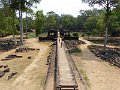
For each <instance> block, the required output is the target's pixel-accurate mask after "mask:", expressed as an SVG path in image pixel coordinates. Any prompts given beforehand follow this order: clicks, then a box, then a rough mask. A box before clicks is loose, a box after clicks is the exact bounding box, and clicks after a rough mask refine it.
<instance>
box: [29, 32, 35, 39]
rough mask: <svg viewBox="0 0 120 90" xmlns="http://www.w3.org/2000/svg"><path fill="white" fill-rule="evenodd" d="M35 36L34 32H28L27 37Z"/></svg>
mask: <svg viewBox="0 0 120 90" xmlns="http://www.w3.org/2000/svg"><path fill="white" fill-rule="evenodd" d="M35 37H36V35H35V32H30V33H28V38H35Z"/></svg>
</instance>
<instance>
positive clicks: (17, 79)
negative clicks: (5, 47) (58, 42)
mask: <svg viewBox="0 0 120 90" xmlns="http://www.w3.org/2000/svg"><path fill="white" fill-rule="evenodd" d="M51 44H52V42H38V40H37V39H36V38H32V39H27V40H26V42H25V45H24V46H27V47H31V48H36V49H40V50H34V51H28V52H22V53H18V54H17V55H21V56H23V57H22V58H14V59H12V60H7V61H0V65H8V67H9V68H10V72H8V73H6V74H5V75H4V76H3V77H1V78H0V90H43V88H44V83H45V79H46V75H47V68H48V66H47V65H46V62H47V56H48V53H49V52H50V50H51V47H49V46H50V45H51ZM10 54H15V50H10V51H8V52H4V53H3V52H1V53H0V60H1V59H2V58H4V57H6V56H8V55H10ZM28 56H31V57H32V58H31V59H28ZM3 69H4V68H0V70H1V71H2V70H3ZM12 72H17V74H16V75H15V76H13V78H11V79H10V80H8V79H7V77H8V75H9V74H10V73H12Z"/></svg>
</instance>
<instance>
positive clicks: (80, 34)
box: [70, 32, 87, 37]
mask: <svg viewBox="0 0 120 90" xmlns="http://www.w3.org/2000/svg"><path fill="white" fill-rule="evenodd" d="M73 33H78V35H79V37H82V35H83V34H84V36H85V37H86V36H87V34H86V33H85V32H71V33H70V35H71V36H73Z"/></svg>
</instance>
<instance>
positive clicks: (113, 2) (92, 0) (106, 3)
mask: <svg viewBox="0 0 120 90" xmlns="http://www.w3.org/2000/svg"><path fill="white" fill-rule="evenodd" d="M82 1H83V2H85V3H88V4H89V5H90V6H94V5H95V4H99V5H101V6H102V7H103V8H104V9H105V11H106V14H105V16H106V31H105V43H104V48H106V45H107V37H108V23H109V16H110V14H111V10H112V9H113V8H114V7H116V6H117V5H118V2H119V0H82Z"/></svg>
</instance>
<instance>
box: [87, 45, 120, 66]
mask: <svg viewBox="0 0 120 90" xmlns="http://www.w3.org/2000/svg"><path fill="white" fill-rule="evenodd" d="M88 48H89V49H90V50H91V52H93V53H94V54H95V56H97V57H99V58H101V59H102V60H105V61H107V62H109V63H110V64H111V65H115V66H117V67H120V48H109V47H107V48H106V49H104V47H103V46H96V45H90V46H88Z"/></svg>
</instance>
